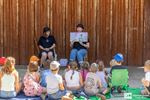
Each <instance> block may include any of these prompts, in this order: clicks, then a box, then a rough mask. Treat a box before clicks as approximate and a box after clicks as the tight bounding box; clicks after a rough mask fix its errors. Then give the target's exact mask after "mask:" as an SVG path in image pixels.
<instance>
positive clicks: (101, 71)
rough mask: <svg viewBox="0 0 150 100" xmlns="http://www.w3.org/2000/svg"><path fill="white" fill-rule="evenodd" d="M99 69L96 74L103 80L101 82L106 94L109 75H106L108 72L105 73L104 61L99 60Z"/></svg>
mask: <svg viewBox="0 0 150 100" xmlns="http://www.w3.org/2000/svg"><path fill="white" fill-rule="evenodd" d="M97 64H98V71H97V72H96V75H97V76H98V77H99V78H100V80H101V84H102V87H103V89H102V91H103V93H104V94H105V93H106V92H107V86H108V84H107V77H106V73H105V70H104V68H105V67H104V63H103V61H98V63H97Z"/></svg>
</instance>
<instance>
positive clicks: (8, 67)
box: [2, 59, 13, 74]
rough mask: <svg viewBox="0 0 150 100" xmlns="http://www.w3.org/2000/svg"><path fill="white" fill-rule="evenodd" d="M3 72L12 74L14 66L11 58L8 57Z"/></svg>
mask: <svg viewBox="0 0 150 100" xmlns="http://www.w3.org/2000/svg"><path fill="white" fill-rule="evenodd" d="M2 72H3V73H6V74H11V73H12V72H13V66H12V63H11V60H10V59H6V62H5V64H4V67H3V68H2Z"/></svg>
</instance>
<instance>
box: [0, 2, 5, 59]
mask: <svg viewBox="0 0 150 100" xmlns="http://www.w3.org/2000/svg"><path fill="white" fill-rule="evenodd" d="M3 9H4V4H3V0H0V56H3V52H4V51H3V49H4V45H3V44H4V40H3V39H4V38H3V36H4V33H3V32H4V30H3V27H4V26H3V13H4V12H3V11H4V10H3Z"/></svg>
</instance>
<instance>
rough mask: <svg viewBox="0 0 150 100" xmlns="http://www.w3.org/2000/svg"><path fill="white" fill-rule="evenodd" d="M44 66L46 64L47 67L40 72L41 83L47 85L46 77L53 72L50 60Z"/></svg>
mask: <svg viewBox="0 0 150 100" xmlns="http://www.w3.org/2000/svg"><path fill="white" fill-rule="evenodd" d="M44 66H45V69H44V70H42V71H41V72H40V73H41V78H40V79H41V80H40V84H41V86H43V87H46V86H47V84H46V77H47V76H49V75H50V74H51V70H49V67H50V62H48V61H47V63H45V65H44Z"/></svg>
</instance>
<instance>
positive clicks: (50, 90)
mask: <svg viewBox="0 0 150 100" xmlns="http://www.w3.org/2000/svg"><path fill="white" fill-rule="evenodd" d="M59 66H60V64H59V63H58V62H57V61H52V62H51V63H50V70H51V72H52V73H51V74H50V75H48V76H46V84H47V86H46V88H47V94H48V100H58V99H61V97H62V96H65V95H66V91H65V89H64V84H63V80H62V76H61V75H59V74H58V72H59Z"/></svg>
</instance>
